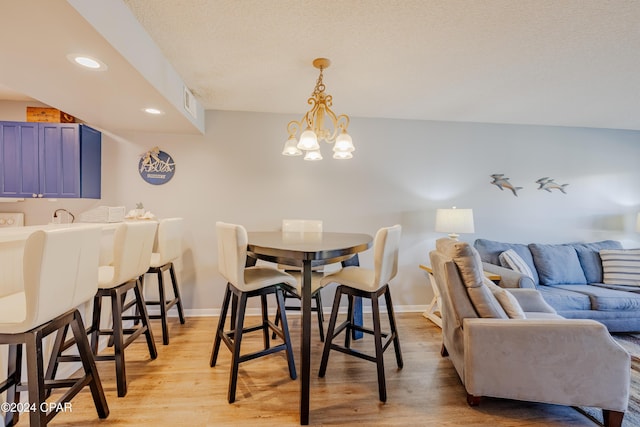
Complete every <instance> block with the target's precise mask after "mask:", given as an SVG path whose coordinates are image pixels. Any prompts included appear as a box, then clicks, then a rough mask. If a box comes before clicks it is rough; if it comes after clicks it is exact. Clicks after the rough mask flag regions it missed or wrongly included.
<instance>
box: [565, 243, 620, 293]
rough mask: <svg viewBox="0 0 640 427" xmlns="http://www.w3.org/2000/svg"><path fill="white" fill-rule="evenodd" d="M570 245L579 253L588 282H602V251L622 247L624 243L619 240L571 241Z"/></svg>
mask: <svg viewBox="0 0 640 427" xmlns="http://www.w3.org/2000/svg"><path fill="white" fill-rule="evenodd" d="M569 246H573V248H574V249H575V250H576V252H577V253H578V259H579V260H580V265H581V266H582V270H583V271H584V276H585V278H586V279H587V283H602V279H603V272H602V260H601V259H600V251H601V250H602V249H622V244H621V243H620V242H618V241H617V240H603V241H601V242H593V243H571V244H569Z"/></svg>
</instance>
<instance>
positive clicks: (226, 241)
mask: <svg viewBox="0 0 640 427" xmlns="http://www.w3.org/2000/svg"><path fill="white" fill-rule="evenodd" d="M216 232H217V234H218V270H219V272H220V274H221V275H222V277H224V278H225V279H226V280H227V282H229V283H232V284H233V285H234V286H236V287H242V286H243V285H244V270H245V263H246V260H247V243H248V238H247V230H245V228H244V227H243V226H241V225H237V224H229V223H225V222H217V223H216Z"/></svg>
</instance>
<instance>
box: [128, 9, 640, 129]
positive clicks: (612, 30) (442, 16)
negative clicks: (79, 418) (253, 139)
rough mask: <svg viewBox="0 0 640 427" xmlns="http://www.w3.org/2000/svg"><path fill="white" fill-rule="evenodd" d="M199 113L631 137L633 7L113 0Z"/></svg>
mask: <svg viewBox="0 0 640 427" xmlns="http://www.w3.org/2000/svg"><path fill="white" fill-rule="evenodd" d="M124 2H125V3H126V4H127V5H128V6H129V8H130V9H131V10H132V12H133V13H134V15H135V16H136V17H137V19H138V21H139V22H140V23H141V24H142V25H143V26H144V27H145V29H146V30H147V32H148V33H149V34H150V36H151V37H152V39H153V40H154V41H155V42H156V44H157V45H158V46H159V47H160V49H161V50H162V52H163V53H164V55H165V56H166V57H167V59H168V60H169V62H170V63H172V64H173V66H174V67H175V69H176V70H177V72H178V73H179V74H180V75H181V76H182V78H183V79H184V81H185V82H186V84H187V85H188V86H189V88H190V89H191V90H192V91H193V92H194V94H195V95H196V98H197V99H198V100H199V101H200V102H201V103H202V104H203V105H204V107H205V108H206V109H219V110H238V111H260V112H276V113H292V114H295V115H296V116H297V115H302V113H304V111H305V110H306V107H307V105H306V98H307V97H308V96H309V95H310V93H311V91H312V89H313V85H314V83H315V80H316V78H317V71H316V70H315V69H314V68H313V67H312V66H311V61H312V60H313V59H314V58H315V57H327V58H330V59H331V61H332V66H331V67H330V68H329V69H328V70H326V71H325V79H324V80H325V84H326V86H327V92H328V93H330V94H332V95H333V100H334V110H335V111H336V113H346V114H349V115H351V116H360V117H385V118H401V119H425V120H446V121H472V122H493V123H518V124H541V125H561V126H584V127H602V128H619V129H637V130H640V96H639V95H640V94H639V90H640V55H639V52H640V1H638V0H611V1H607V0H518V1H513V0H478V1H469V0H446V1H443V0H377V1H374V0H341V1H338V0H323V1H317V0H276V1H264V0H188V1H175V0H124Z"/></svg>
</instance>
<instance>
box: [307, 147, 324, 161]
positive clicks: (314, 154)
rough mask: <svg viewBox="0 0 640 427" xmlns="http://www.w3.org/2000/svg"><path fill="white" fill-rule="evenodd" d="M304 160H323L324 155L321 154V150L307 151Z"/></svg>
mask: <svg viewBox="0 0 640 427" xmlns="http://www.w3.org/2000/svg"><path fill="white" fill-rule="evenodd" d="M304 159H305V160H309V161H316V160H322V154H320V150H319V149H318V150H311V151H307V154H305V155H304Z"/></svg>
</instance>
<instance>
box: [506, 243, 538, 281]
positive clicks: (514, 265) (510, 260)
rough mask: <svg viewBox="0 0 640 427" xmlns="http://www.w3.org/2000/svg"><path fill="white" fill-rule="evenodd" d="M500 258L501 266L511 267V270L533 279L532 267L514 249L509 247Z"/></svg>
mask: <svg viewBox="0 0 640 427" xmlns="http://www.w3.org/2000/svg"><path fill="white" fill-rule="evenodd" d="M498 259H499V260H500V265H501V266H503V267H506V268H510V269H511V270H514V271H517V272H518V273H521V274H524V275H525V276H528V277H531V278H532V279H533V273H532V272H531V269H530V268H529V266H528V265H527V263H526V262H525V261H524V260H523V259H522V257H521V256H520V255H518V253H517V252H516V251H514V250H513V249H508V250H506V251H504V252H502V253H501V254H500V256H499V257H498Z"/></svg>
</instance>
